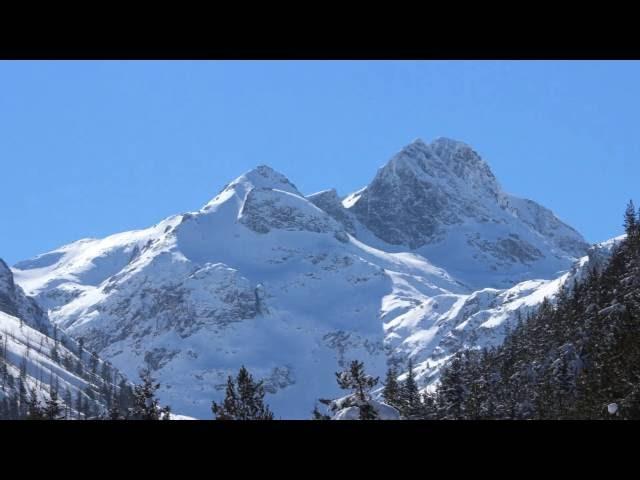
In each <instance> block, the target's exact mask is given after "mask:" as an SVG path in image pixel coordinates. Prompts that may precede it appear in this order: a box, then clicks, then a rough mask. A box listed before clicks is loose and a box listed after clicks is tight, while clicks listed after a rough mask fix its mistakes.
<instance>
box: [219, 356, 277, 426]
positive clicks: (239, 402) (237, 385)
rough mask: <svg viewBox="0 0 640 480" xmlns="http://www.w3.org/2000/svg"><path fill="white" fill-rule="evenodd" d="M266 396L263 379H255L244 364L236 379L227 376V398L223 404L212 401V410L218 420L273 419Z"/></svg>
mask: <svg viewBox="0 0 640 480" xmlns="http://www.w3.org/2000/svg"><path fill="white" fill-rule="evenodd" d="M264 396H265V390H264V385H263V381H262V380H261V381H259V382H256V381H254V379H253V377H252V375H251V374H250V373H249V371H248V370H247V369H246V368H245V367H244V365H243V366H242V367H241V368H240V371H239V372H238V375H237V377H236V378H235V380H234V379H233V378H232V377H231V376H229V377H228V378H227V388H226V394H225V398H224V400H223V402H222V403H221V404H218V403H216V402H215V401H214V402H211V411H212V412H213V414H214V416H215V418H216V420H273V413H272V412H271V410H270V409H269V407H268V406H267V405H266V404H265V403H264Z"/></svg>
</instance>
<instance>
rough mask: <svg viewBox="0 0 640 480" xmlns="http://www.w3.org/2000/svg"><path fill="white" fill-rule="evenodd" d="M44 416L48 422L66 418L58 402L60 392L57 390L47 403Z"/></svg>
mask: <svg viewBox="0 0 640 480" xmlns="http://www.w3.org/2000/svg"><path fill="white" fill-rule="evenodd" d="M42 414H43V416H44V418H46V419H47V420H61V419H62V418H64V416H63V415H62V405H61V403H60V401H59V400H58V392H57V391H56V390H52V391H51V394H50V398H49V400H47V401H46V402H45V406H44V408H43V410H42Z"/></svg>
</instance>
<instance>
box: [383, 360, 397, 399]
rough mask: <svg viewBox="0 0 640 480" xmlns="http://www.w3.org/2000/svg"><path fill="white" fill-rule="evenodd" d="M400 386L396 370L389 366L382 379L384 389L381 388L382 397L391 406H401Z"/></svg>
mask: <svg viewBox="0 0 640 480" xmlns="http://www.w3.org/2000/svg"><path fill="white" fill-rule="evenodd" d="M400 397H401V386H400V384H399V383H398V371H397V370H396V369H395V367H393V366H392V367H389V369H388V370H387V376H386V377H385V380H384V389H383V390H382V398H384V401H385V402H386V403H387V404H388V405H391V406H393V407H396V408H399V407H400V406H401V398H400Z"/></svg>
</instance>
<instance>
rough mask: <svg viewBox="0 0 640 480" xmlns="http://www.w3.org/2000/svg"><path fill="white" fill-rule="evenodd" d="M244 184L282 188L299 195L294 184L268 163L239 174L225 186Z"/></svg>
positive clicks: (252, 186) (254, 186)
mask: <svg viewBox="0 0 640 480" xmlns="http://www.w3.org/2000/svg"><path fill="white" fill-rule="evenodd" d="M239 184H245V185H248V186H250V187H251V188H266V189H273V190H284V191H285V192H289V193H295V194H296V195H300V192H299V191H298V189H297V188H296V186H295V185H294V184H293V183H291V182H290V181H289V179H288V178H287V177H286V176H285V175H283V174H282V173H280V172H278V171H276V170H274V169H273V168H271V167H270V166H268V165H258V166H257V167H255V168H253V169H251V170H249V171H248V172H246V173H244V174H242V175H240V176H239V177H238V178H236V179H235V180H234V181H233V182H231V183H230V184H229V185H228V186H227V187H226V188H230V187H235V186H237V185H239Z"/></svg>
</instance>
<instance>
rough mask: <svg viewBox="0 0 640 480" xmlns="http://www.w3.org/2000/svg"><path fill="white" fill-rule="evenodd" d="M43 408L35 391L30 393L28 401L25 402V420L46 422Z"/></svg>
mask: <svg viewBox="0 0 640 480" xmlns="http://www.w3.org/2000/svg"><path fill="white" fill-rule="evenodd" d="M46 418H47V417H46V415H45V412H44V408H43V406H42V403H40V400H39V399H38V396H37V395H36V391H35V390H31V391H30V396H29V400H28V401H27V420H46Z"/></svg>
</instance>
